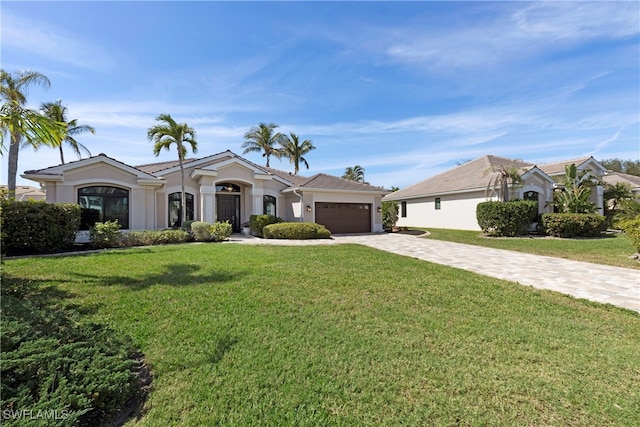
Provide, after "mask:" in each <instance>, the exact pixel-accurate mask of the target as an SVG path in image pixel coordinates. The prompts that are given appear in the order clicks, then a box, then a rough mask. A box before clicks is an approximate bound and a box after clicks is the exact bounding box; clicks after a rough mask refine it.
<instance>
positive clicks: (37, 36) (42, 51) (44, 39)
mask: <svg viewBox="0 0 640 427" xmlns="http://www.w3.org/2000/svg"><path fill="white" fill-rule="evenodd" d="M34 7H35V4H34ZM2 45H3V46H2V47H3V49H6V48H7V47H11V48H14V49H19V50H21V51H25V52H27V53H29V54H33V55H37V56H41V57H44V58H48V59H51V60H55V61H59V62H64V63H68V64H71V65H74V66H77V67H81V68H87V69H91V70H94V71H101V72H106V71H110V70H112V69H114V68H115V66H116V61H115V59H114V58H113V57H112V56H111V55H110V54H109V53H108V52H106V51H105V50H104V49H103V48H102V47H101V46H98V45H95V44H91V43H89V42H86V41H84V38H83V37H80V36H79V35H77V34H73V33H70V32H68V31H65V30H61V29H58V28H55V27H53V26H51V25H48V24H46V23H44V22H38V21H36V20H33V19H28V20H27V19H22V18H20V17H18V16H15V15H13V14H10V13H8V12H6V11H4V12H3V14H2Z"/></svg>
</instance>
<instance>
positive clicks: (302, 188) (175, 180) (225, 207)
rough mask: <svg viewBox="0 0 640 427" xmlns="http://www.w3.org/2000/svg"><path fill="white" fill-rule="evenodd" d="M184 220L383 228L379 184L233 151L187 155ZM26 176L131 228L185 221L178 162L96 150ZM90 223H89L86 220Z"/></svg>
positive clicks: (236, 225) (341, 229)
mask: <svg viewBox="0 0 640 427" xmlns="http://www.w3.org/2000/svg"><path fill="white" fill-rule="evenodd" d="M183 164H184V171H185V192H186V210H187V212H186V216H187V219H192V220H196V221H207V222H215V221H229V222H230V223H231V224H232V226H233V230H234V231H236V232H237V231H239V230H240V228H241V225H242V224H243V223H245V222H248V221H249V216H251V215H253V214H272V215H276V216H279V217H281V218H283V219H284V220H285V221H304V222H317V223H320V224H324V225H325V226H327V228H329V230H331V232H332V233H334V234H340V233H364V232H382V231H383V229H382V214H381V212H380V210H381V209H380V206H381V201H382V197H383V196H384V195H385V194H387V193H388V191H386V190H384V189H383V188H381V187H374V186H372V185H368V184H361V183H357V182H353V181H347V180H344V179H342V178H337V177H334V176H330V175H325V174H317V175H314V176H312V177H310V178H306V177H302V176H299V175H293V174H290V173H287V172H284V171H279V170H276V169H272V168H265V167H262V166H258V165H256V164H255V163H252V162H250V161H248V160H247V159H244V158H243V157H240V156H238V155H236V154H234V153H232V152H231V151H225V152H222V153H218V154H214V155H211V156H207V157H203V158H200V159H185V160H184V162H183ZM21 176H22V177H23V178H26V179H30V180H33V181H36V182H40V183H43V184H45V185H46V188H47V198H46V200H47V201H48V202H62V203H78V204H80V205H81V206H82V207H84V208H92V209H95V210H96V211H97V212H99V215H98V217H97V218H96V219H97V220H99V221H106V220H115V219H117V220H118V221H119V222H120V224H122V228H123V229H127V230H154V229H164V228H169V227H176V226H179V225H180V221H181V217H182V216H181V212H180V209H181V203H180V200H181V183H180V166H179V164H178V161H177V160H176V161H169V162H161V163H151V164H146V165H140V166H129V165H127V164H124V163H122V162H120V161H118V160H116V159H113V158H111V157H108V156H106V155H105V154H99V155H97V156H94V157H90V158H87V159H82V160H78V161H75V162H71V163H66V164H62V165H58V166H52V167H49V168H46V169H41V170H30V171H26V172H25V173H24V174H23V175H21ZM85 228H86V225H85Z"/></svg>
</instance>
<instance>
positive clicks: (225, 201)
mask: <svg viewBox="0 0 640 427" xmlns="http://www.w3.org/2000/svg"><path fill="white" fill-rule="evenodd" d="M216 206H217V208H216V211H217V212H216V218H217V219H216V220H217V221H221V222H224V221H229V223H230V224H231V226H232V227H233V231H234V232H239V231H240V196H237V195H229V196H227V195H221V194H219V195H217V196H216Z"/></svg>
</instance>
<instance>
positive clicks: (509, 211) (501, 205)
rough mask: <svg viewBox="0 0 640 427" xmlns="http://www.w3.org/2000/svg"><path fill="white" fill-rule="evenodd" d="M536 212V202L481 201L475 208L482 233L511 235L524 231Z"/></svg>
mask: <svg viewBox="0 0 640 427" xmlns="http://www.w3.org/2000/svg"><path fill="white" fill-rule="evenodd" d="M537 214H538V202H536V201H533V200H514V201H511V202H482V203H478V207H477V208H476V219H477V220H478V225H479V226H480V229H481V230H482V232H483V233H487V234H489V235H491V236H508V237H513V236H517V235H519V234H524V233H526V230H527V227H528V226H529V225H530V224H531V223H532V222H533V221H534V220H535V218H536V215H537Z"/></svg>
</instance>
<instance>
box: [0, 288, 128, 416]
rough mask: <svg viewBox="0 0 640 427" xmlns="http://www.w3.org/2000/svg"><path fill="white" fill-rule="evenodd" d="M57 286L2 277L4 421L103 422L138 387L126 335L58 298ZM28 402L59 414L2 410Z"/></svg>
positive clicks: (1, 403)
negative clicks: (36, 417) (89, 318)
mask: <svg viewBox="0 0 640 427" xmlns="http://www.w3.org/2000/svg"><path fill="white" fill-rule="evenodd" d="M30 287H33V288H32V289H31V288H30ZM55 292H59V291H55V290H51V288H49V289H46V288H45V289H43V288H40V287H36V286H33V285H30V284H28V283H17V281H16V280H14V279H12V278H11V277H6V276H3V278H2V299H1V301H0V303H1V305H2V310H1V311H0V314H1V317H2V319H1V321H2V334H1V336H0V337H1V341H2V342H1V346H2V395H1V401H0V406H1V408H2V411H3V414H5V417H3V422H2V424H3V425H7V426H9V425H15V426H18V425H21V426H26V425H45V424H46V425H47V426H71V425H100V424H101V423H102V422H103V421H105V420H107V419H108V418H109V417H110V415H112V414H114V413H115V412H117V411H118V410H120V409H121V408H123V407H124V406H125V404H126V402H127V401H128V400H129V399H130V398H131V397H133V396H135V395H136V394H137V390H138V386H137V380H136V376H135V375H134V371H133V370H134V360H133V357H132V356H133V354H134V351H133V348H132V347H131V346H130V344H129V343H128V342H127V340H125V339H124V338H123V337H122V334H120V333H116V332H115V331H113V330H111V329H109V328H107V327H106V326H103V325H99V324H95V323H88V322H86V321H85V320H83V318H82V317H81V316H80V315H79V314H78V313H77V312H75V311H74V310H73V309H71V308H69V307H64V306H63V305H61V304H58V303H56V302H58V301H59V295H58V294H56V293H55ZM27 409H28V410H29V411H30V412H31V414H33V415H35V414H37V413H38V412H39V411H42V412H43V413H46V414H48V413H51V412H52V411H56V412H55V414H56V415H57V417H50V418H47V419H46V423H44V422H43V421H35V420H29V418H28V417H27V418H24V417H19V416H16V417H11V416H10V415H9V416H8V417H7V416H6V414H11V411H15V412H16V413H19V411H21V410H27ZM6 411H9V412H6ZM34 423H35V424H34ZM39 423H40V424H39Z"/></svg>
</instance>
